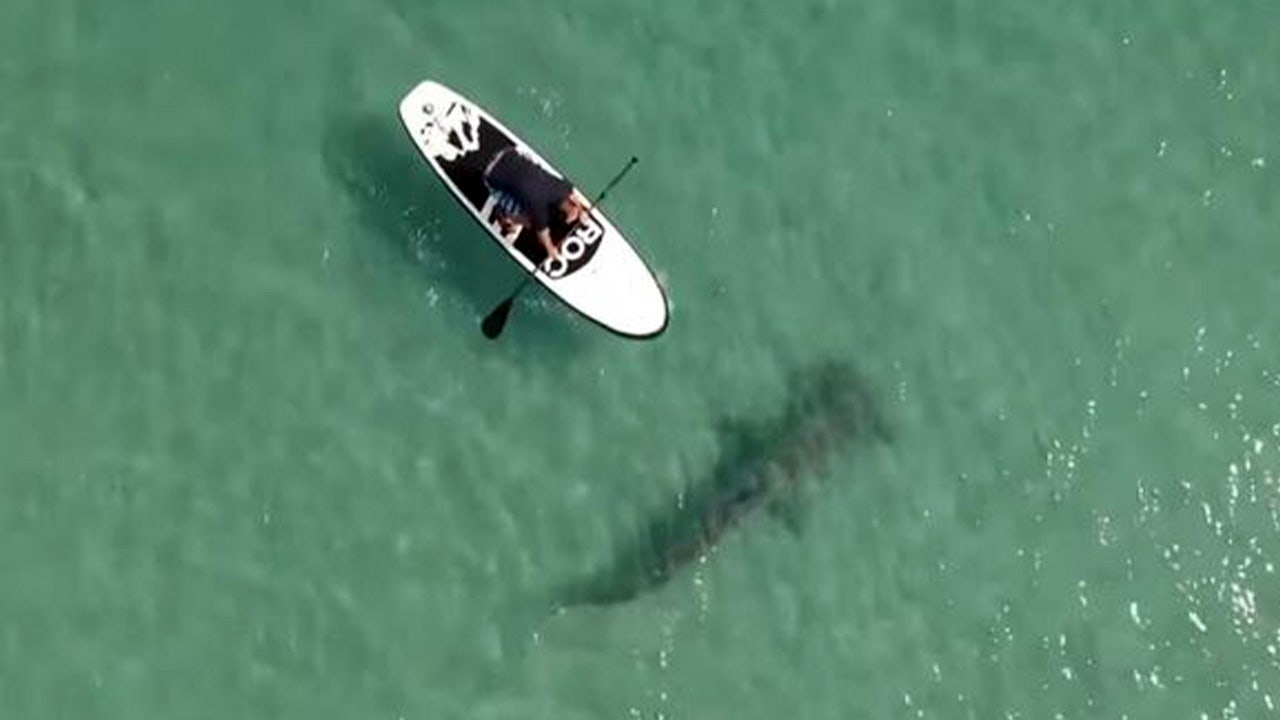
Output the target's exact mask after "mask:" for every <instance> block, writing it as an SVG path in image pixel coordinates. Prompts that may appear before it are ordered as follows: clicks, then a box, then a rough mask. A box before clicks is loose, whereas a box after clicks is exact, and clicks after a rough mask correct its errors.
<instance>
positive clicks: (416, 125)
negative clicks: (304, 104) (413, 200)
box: [400, 81, 668, 338]
mask: <svg viewBox="0 0 1280 720" xmlns="http://www.w3.org/2000/svg"><path fill="white" fill-rule="evenodd" d="M400 119H401V120H402V121H403V122H404V127H405V129H406V130H407V131H408V132H409V137H411V138H412V139H413V143H414V145H416V146H417V148H418V151H419V152H421V153H422V156H423V157H424V158H426V160H427V162H428V163H429V164H430V165H431V169H432V170H435V171H436V174H437V175H438V176H440V179H441V180H443V181H444V184H445V186H446V187H447V188H448V189H449V191H450V192H451V193H452V194H453V196H454V198H456V199H457V200H458V202H459V203H461V204H462V206H463V207H465V208H466V209H467V211H468V212H470V213H471V215H472V216H473V217H474V218H475V219H476V221H477V222H479V223H480V225H481V227H483V228H484V229H485V230H486V231H487V232H488V233H489V236H490V237H492V238H493V239H494V240H495V241H497V243H498V244H499V245H500V246H501V247H502V248H503V249H504V250H505V251H506V252H507V254H509V255H510V256H511V258H512V259H514V260H515V261H516V262H517V263H519V264H520V266H521V267H523V268H524V269H525V270H526V271H527V272H532V273H534V277H535V278H536V279H537V280H538V282H540V283H542V285H543V286H544V287H546V288H547V289H548V290H550V291H551V292H552V293H553V294H554V295H555V296H556V297H558V298H560V299H561V300H562V301H564V303H565V304H566V305H568V306H569V307H571V308H573V309H574V310H577V311H578V312H580V313H582V314H583V315H584V316H586V317H587V318H589V319H591V320H593V321H595V322H596V323H598V324H600V325H602V326H604V327H605V328H608V329H609V330H612V331H613V332H616V333H618V334H620V335H625V336H628V337H634V338H649V337H653V336H655V335H658V334H659V333H661V332H662V331H663V330H665V329H666V327H667V319H668V313H667V299H666V296H665V295H664V294H663V291H662V287H661V286H660V285H659V284H658V280H657V278H656V277H654V274H653V272H652V271H651V270H650V269H649V267H648V266H647V265H646V264H645V262H644V260H642V259H641V258H640V255H639V254H637V253H636V251H635V249H634V248H632V247H631V244H630V243H628V242H627V239H626V238H625V237H623V235H622V233H621V232H619V231H618V228H617V227H615V226H614V225H613V223H612V222H610V221H609V218H607V217H605V215H604V213H603V212H601V210H600V208H598V207H597V208H593V209H592V210H591V212H590V213H588V214H586V215H585V216H584V217H583V218H582V220H580V221H579V222H578V223H576V224H574V225H573V226H572V227H569V228H564V229H563V230H562V234H563V238H564V239H563V241H562V242H561V243H560V245H559V247H560V255H561V260H560V261H558V262H557V261H552V260H550V258H548V257H546V251H545V250H544V249H543V247H542V245H541V243H539V242H538V239H537V237H536V236H535V235H534V233H533V232H532V231H530V230H528V229H526V228H517V229H516V230H515V231H514V232H513V233H512V234H511V236H510V237H506V236H503V234H502V230H501V227H500V226H499V224H498V219H497V215H496V213H495V212H494V210H495V202H496V201H495V198H494V197H493V196H492V195H491V193H490V192H489V188H488V187H487V186H486V185H485V183H484V170H485V168H486V167H488V165H489V162H490V161H491V160H492V159H493V158H494V156H495V155H497V154H498V153H499V152H501V151H502V150H504V149H506V148H509V147H513V146H514V147H515V148H516V150H517V151H518V152H521V153H524V154H525V155H526V156H528V157H529V158H530V159H532V160H534V161H535V162H537V163H538V164H539V165H541V166H542V167H544V168H545V169H546V170H547V171H548V172H550V173H552V174H553V175H555V176H557V177H564V176H563V175H562V174H561V173H560V172H559V171H557V170H556V169H555V168H554V167H552V166H551V164H550V163H548V162H547V161H546V160H544V159H543V158H542V156H541V155H539V154H538V153H537V152H536V151H534V150H533V149H532V148H530V147H529V146H528V145H526V144H525V143H524V142H523V141H522V140H520V138H518V137H516V135H515V134H514V133H512V132H511V131H510V130H508V129H507V128H506V127H505V126H504V125H503V124H502V123H500V122H498V121H497V120H495V119H494V118H493V117H492V116H491V115H489V113H487V112H485V111H484V110H483V109H482V108H480V107H479V106H477V105H476V104H475V103H473V102H471V101H470V100H468V99H466V98H464V97H463V96H461V95H459V94H458V93H456V92H454V91H453V90H450V89H449V88H447V87H445V86H444V85H441V84H440V83H437V82H432V81H426V82H423V83H421V84H419V85H418V86H417V87H415V88H414V89H413V90H412V91H410V92H409V94H408V95H405V97H404V99H403V100H401V101H400ZM566 179H567V178H566ZM570 182H572V181H571V180H570ZM579 190H583V192H584V194H586V193H587V190H585V189H583V188H579Z"/></svg>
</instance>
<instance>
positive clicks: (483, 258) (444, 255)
mask: <svg viewBox="0 0 1280 720" xmlns="http://www.w3.org/2000/svg"><path fill="white" fill-rule="evenodd" d="M323 157H324V163H325V167H326V169H327V170H328V172H329V174H330V175H331V176H333V178H334V179H336V180H337V181H338V182H339V183H340V184H341V185H342V187H343V188H344V189H345V190H346V192H347V193H348V194H349V195H350V196H351V198H352V199H353V200H354V201H355V204H356V206H357V209H358V212H359V215H360V220H361V222H362V223H363V224H364V225H365V226H366V227H367V228H369V229H370V230H371V231H373V233H374V234H376V235H378V236H379V237H381V238H382V239H383V240H384V241H386V242H388V243H391V245H392V246H394V247H395V249H396V250H397V251H398V252H400V253H401V254H403V256H404V258H405V260H407V261H409V262H411V263H413V264H415V265H417V266H419V267H421V268H423V269H424V271H425V272H427V273H429V274H430V275H431V277H433V278H438V279H440V280H442V281H443V282H444V283H445V284H446V285H447V286H449V287H450V288H452V289H453V291H454V292H456V293H457V295H458V296H459V297H462V298H464V299H465V301H466V302H467V304H468V305H470V306H471V307H472V308H473V309H474V311H475V313H476V315H475V324H474V326H471V327H460V328H459V329H458V331H459V332H460V333H474V334H475V336H476V337H481V335H480V327H479V321H480V318H481V317H483V316H484V315H485V314H487V313H488V312H489V311H490V310H492V309H493V308H494V306H496V305H497V304H498V303H499V302H501V301H502V299H503V298H505V297H506V296H507V294H508V293H510V292H511V290H512V288H514V287H515V286H516V285H517V284H518V283H519V282H520V279H521V278H522V276H523V273H522V271H521V270H520V268H518V267H516V265H515V264H514V263H513V262H512V261H511V260H509V259H508V258H507V257H506V256H505V255H504V254H503V252H502V250H501V248H499V247H497V245H496V244H495V243H494V241H493V240H492V239H490V238H489V236H488V235H487V234H486V233H485V231H484V230H482V229H481V228H480V227H479V225H477V224H476V222H475V221H474V220H473V219H472V218H471V216H470V215H469V214H468V213H467V211H466V210H465V209H464V208H463V207H462V206H461V205H459V204H458V203H457V201H455V200H454V198H453V197H452V195H451V194H450V193H449V191H448V190H447V189H446V188H445V187H444V185H443V183H441V181H440V180H439V178H437V177H436V176H435V173H434V172H432V170H431V168H430V167H429V166H428V165H427V164H426V161H425V160H423V159H422V158H421V157H420V156H419V155H418V152H417V150H416V149H415V148H414V147H413V144H412V142H411V141H410V140H409V138H408V136H407V135H406V134H405V132H404V129H403V128H402V127H401V126H400V122H399V118H398V117H395V116H394V114H390V115H389V116H388V117H385V118H384V117H381V116H376V115H346V116H339V117H337V118H335V119H334V120H332V121H331V122H330V124H329V128H328V130H327V131H326V133H325V138H324V147H323ZM572 312H573V311H572V310H570V309H569V308H565V307H563V306H561V305H560V303H559V301H558V300H557V299H555V297H554V296H552V295H551V294H550V293H549V292H547V291H546V290H543V289H542V288H540V287H538V286H537V284H536V283H534V284H531V285H529V286H528V287H526V288H525V290H524V292H523V293H522V298H521V300H519V301H517V303H516V306H515V308H514V309H513V310H512V313H511V317H510V320H509V322H508V325H507V329H506V331H505V332H504V334H503V335H502V337H501V338H500V339H499V340H498V342H496V343H493V345H494V350H495V351H497V352H503V353H505V354H508V355H511V356H513V357H519V358H524V357H528V356H530V355H532V356H535V357H539V358H540V359H542V360H543V361H552V362H558V361H562V360H564V359H565V357H566V356H571V355H573V354H576V352H577V351H578V350H580V349H581V348H582V346H583V343H584V336H583V331H584V326H586V325H587V324H588V323H587V321H585V320H580V319H578V318H573V317H571V316H570V313H572ZM548 350H551V351H552V352H551V353H550V355H551V357H548V353H547V351H548ZM525 351H531V352H525ZM533 351H536V352H533Z"/></svg>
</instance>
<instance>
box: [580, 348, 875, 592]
mask: <svg viewBox="0 0 1280 720" xmlns="http://www.w3.org/2000/svg"><path fill="white" fill-rule="evenodd" d="M718 436H719V444H720V447H721V453H720V456H719V459H718V460H717V462H716V464H715V465H714V466H713V467H712V468H711V470H710V471H709V472H708V473H707V474H706V475H705V476H704V477H703V478H702V479H701V480H700V481H698V482H695V483H693V484H691V485H690V486H689V487H688V488H687V489H686V490H685V491H684V492H682V493H680V495H679V496H677V497H676V498H675V499H673V500H672V502H671V503H670V504H669V505H668V506H667V507H665V508H663V509H662V510H661V511H659V512H657V513H655V514H654V515H653V516H652V517H651V518H650V520H649V522H648V523H647V524H645V525H644V527H643V528H642V529H641V531H640V533H639V534H638V535H637V536H636V537H634V538H632V539H631V541H630V542H627V543H625V544H624V545H623V546H622V547H621V548H620V551H619V552H618V553H616V554H615V555H614V557H613V559H612V561H611V562H609V563H608V564H607V565H606V566H605V567H602V568H599V569H598V570H596V571H595V572H592V573H590V574H588V575H586V576H585V577H583V578H581V579H579V580H577V581H575V582H572V583H570V584H569V585H568V586H567V587H565V588H563V589H562V590H561V591H560V592H558V593H557V594H556V599H557V602H558V603H559V606H560V607H566V606H572V605H604V604H612V603H620V602H625V601H627V600H631V599H632V598H634V597H636V596H638V595H640V594H641V593H644V592H645V591H648V590H651V589H653V588H656V587H658V586H660V585H662V584H664V583H666V582H667V581H668V580H670V579H671V578H672V577H673V576H674V575H675V573H676V572H677V571H678V570H679V569H680V568H681V567H683V566H684V565H687V564H688V563H690V562H692V561H694V560H697V559H698V558H700V557H702V556H704V555H705V554H707V553H708V552H710V551H712V550H713V549H714V548H715V545H716V543H717V542H718V541H719V540H720V538H721V537H723V536H724V535H725V533H727V532H728V531H730V530H731V529H733V528H734V527H736V526H737V525H739V524H740V523H741V522H742V521H743V519H744V518H746V517H747V516H749V515H751V514H753V513H754V512H756V511H758V510H766V511H771V512H774V513H775V514H780V515H781V516H782V518H783V519H784V520H790V521H791V524H792V526H793V528H794V516H793V515H792V516H789V517H788V513H790V512H791V511H793V510H794V507H793V506H792V505H793V503H794V501H796V500H797V499H798V498H797V496H798V492H799V490H800V488H801V486H802V485H803V482H804V481H805V479H806V478H812V477H813V476H815V475H817V474H819V473H820V472H821V471H822V470H823V468H824V466H825V465H826V463H827V460H828V459H829V458H830V457H832V456H833V455H834V454H836V453H838V452H840V451H842V450H844V449H846V448H848V447H849V446H851V445H854V444H858V443H866V442H888V441H890V440H891V435H890V432H889V429H888V427H887V425H886V423H885V421H884V419H883V417H882V416H881V414H880V411H879V408H878V405H877V404H876V402H875V401H874V398H873V396H872V394H871V392H870V391H869V389H868V387H867V386H866V384H865V382H864V381H863V380H862V378H861V377H860V376H859V375H858V374H857V373H856V372H855V371H854V369H853V368H852V367H851V366H849V365H847V364H843V363H825V364H822V365H819V366H816V367H812V368H809V369H808V370H805V371H803V372H801V373H798V374H797V375H795V376H794V377H793V378H792V381H791V382H790V388H789V392H788V400H787V402H786V404H785V406H784V407H783V409H782V410H781V411H780V412H779V413H778V414H776V415H774V416H773V417H770V418H767V419H764V420H759V421H750V422H743V421H737V420H727V421H722V422H721V423H720V427H719V431H718Z"/></svg>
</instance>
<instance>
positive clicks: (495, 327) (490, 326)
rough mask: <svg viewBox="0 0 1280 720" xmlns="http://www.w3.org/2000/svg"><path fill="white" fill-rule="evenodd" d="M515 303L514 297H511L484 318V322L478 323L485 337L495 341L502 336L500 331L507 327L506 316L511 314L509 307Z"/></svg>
mask: <svg viewBox="0 0 1280 720" xmlns="http://www.w3.org/2000/svg"><path fill="white" fill-rule="evenodd" d="M515 301H516V296H515V295H512V296H511V297H509V298H507V299H506V300H503V301H502V304H500V305H498V307H496V308H494V309H493V311H492V312H490V313H489V314H488V315H485V316H484V322H481V323H480V330H481V331H482V332H484V336H485V337H487V338H489V339H490V340H496V339H497V338H498V336H499V335H501V334H502V329H503V328H505V327H506V326H507V316H508V315H510V314H511V306H512V305H513V304H515Z"/></svg>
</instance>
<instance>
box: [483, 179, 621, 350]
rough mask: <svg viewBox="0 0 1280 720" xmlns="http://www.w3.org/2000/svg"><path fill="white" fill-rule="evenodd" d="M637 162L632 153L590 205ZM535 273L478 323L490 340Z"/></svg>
mask: <svg viewBox="0 0 1280 720" xmlns="http://www.w3.org/2000/svg"><path fill="white" fill-rule="evenodd" d="M638 162H640V158H637V157H636V156H635V155H632V156H631V159H630V160H628V161H627V164H626V166H625V167H623V168H622V170H620V171H619V172H618V174H617V175H614V176H613V179H612V180H610V181H609V183H608V184H607V185H605V186H604V189H603V190H601V191H600V194H599V195H597V196H596V199H595V200H593V201H592V202H591V207H593V208H594V207H597V206H599V205H600V203H601V202H603V201H604V196H605V195H608V194H609V191H610V190H612V189H613V188H614V186H615V185H617V184H618V183H619V182H621V181H622V178H623V176H624V175H626V174H627V172H628V171H629V170H631V168H632V166H634V165H635V164H636V163H638ZM537 274H538V268H537V267H536V266H535V267H534V269H533V272H531V273H529V274H527V275H525V276H524V278H523V279H521V280H520V284H519V285H517V286H516V289H515V290H512V291H511V294H510V295H509V296H507V299H506V300H503V301H502V302H501V303H499V304H498V307H496V308H494V309H493V310H492V311H490V312H489V314H488V315H485V316H484V321H483V322H481V323H480V330H481V332H483V333H484V336H485V337H487V338H489V339H490V340H496V339H498V336H499V335H501V334H502V330H503V328H505V327H506V326H507V316H508V315H510V314H511V306H512V305H513V304H515V301H516V296H517V295H519V294H520V291H521V290H524V286H525V285H528V284H529V281H530V280H532V279H533V276H534V275H537Z"/></svg>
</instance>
